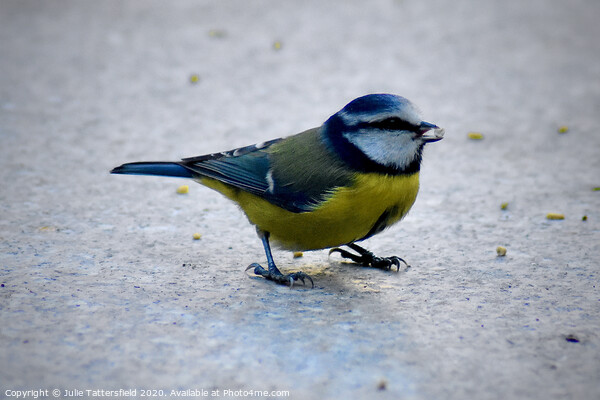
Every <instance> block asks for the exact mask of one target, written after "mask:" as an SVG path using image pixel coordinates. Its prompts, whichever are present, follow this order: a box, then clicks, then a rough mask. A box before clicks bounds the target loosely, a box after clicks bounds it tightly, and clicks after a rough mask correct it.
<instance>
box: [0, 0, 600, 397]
mask: <svg viewBox="0 0 600 400" xmlns="http://www.w3.org/2000/svg"><path fill="white" fill-rule="evenodd" d="M599 12H600V3H598V2H596V1H589V0H575V1H570V2H561V1H541V0H539V1H538V0H535V1H529V2H522V1H512V0H510V1H491V2H472V1H468V0H459V1H454V2H444V1H436V0H428V1H411V0H375V1H371V2H364V1H353V0H352V1H345V2H343V3H340V2H333V1H316V0H315V1H313V0H308V1H303V2H301V3H300V2H275V1H267V0H265V1H253V2H251V3H250V2H246V1H241V0H227V1H208V0H199V1H178V2H163V1H144V2H136V1H99V2H80V1H71V0H67V1H60V2H37V1H29V0H25V1H22V0H20V1H17V0H3V1H2V2H0V50H1V52H0V54H1V56H0V167H1V168H0V183H1V185H2V189H1V190H0V214H1V215H2V217H1V218H0V283H2V287H0V341H1V343H2V346H1V347H0V389H2V391H1V394H0V396H8V395H7V394H6V393H7V392H6V390H17V389H20V390H27V389H34V388H48V389H50V390H51V389H53V388H59V389H61V390H62V389H71V388H77V389H82V390H83V389H88V388H89V389H94V388H105V389H115V388H116V389H118V388H125V389H127V388H138V395H139V393H140V392H139V390H140V389H144V388H146V389H163V390H165V391H166V392H170V390H172V389H180V390H187V389H202V388H207V389H209V390H215V389H219V390H221V395H222V394H223V390H224V389H240V390H251V389H254V390H269V391H270V390H275V391H289V392H290V396H289V397H290V398H315V399H316V398H319V399H322V398H339V397H344V398H363V397H365V396H369V397H372V396H373V397H381V398H414V399H429V398H457V399H459V398H481V399H485V398H544V399H550V398H596V397H598V396H599V395H600V384H599V383H598V382H600V380H599V379H598V378H599V377H600V351H599V345H600V341H599V340H600V338H599V335H598V333H597V327H598V324H599V323H600V312H599V308H598V304H599V303H598V302H599V301H600V296H599V293H598V267H597V261H598V259H600V245H599V243H600V240H598V239H600V233H599V232H600V231H599V226H600V225H599V224H598V220H599V219H600V213H599V211H598V210H599V209H600V208H599V205H600V200H599V196H600V191H598V190H595V189H596V188H598V187H600V179H599V178H598V176H599V172H600V158H599V157H598V149H599V148H600V147H599V145H600V137H599V135H598V132H597V127H598V122H600V121H599V117H598V110H599V109H600V85H599V82H600V62H599V61H600V59H599V58H600V56H599V55H600V44H599V43H600V42H599V41H598V40H597V38H598V37H600V27H599V25H598V24H597V18H598V15H600V14H599ZM377 92H388V93H395V94H399V95H402V96H405V97H407V98H409V99H411V100H412V101H413V102H414V103H416V104H417V105H418V106H419V107H420V108H421V110H422V111H423V115H424V118H425V120H427V121H430V122H433V123H436V124H437V125H439V126H442V127H444V128H445V129H446V137H445V139H444V140H443V141H441V142H438V143H436V144H433V145H431V146H428V148H427V149H426V152H425V156H424V164H423V168H422V174H421V185H422V187H421V193H420V195H419V198H418V199H417V202H416V204H415V206H414V208H413V210H412V211H411V213H410V214H409V216H408V217H407V218H406V219H405V221H403V222H402V223H401V224H400V225H399V226H397V227H395V228H393V229H391V230H390V231H388V232H385V233H383V234H381V235H378V236H377V237H376V238H373V239H370V240H369V241H368V242H367V243H366V245H367V246H368V247H369V248H370V249H372V250H373V251H375V252H376V253H378V254H382V255H388V254H397V255H399V256H402V257H403V258H405V259H407V260H408V261H409V263H410V264H412V265H413V267H412V268H411V269H409V270H407V271H401V272H400V273H397V274H395V273H385V272H382V271H371V270H368V269H364V268H354V267H353V266H351V265H347V264H345V263H343V262H341V260H340V259H339V258H336V257H335V256H332V257H331V258H328V257H327V253H326V252H325V251H322V252H312V253H305V255H304V257H302V258H299V259H293V258H292V256H291V254H290V253H288V252H283V251H275V257H276V259H277V260H278V262H279V265H280V267H282V269H286V270H298V269H302V270H304V271H305V272H307V273H309V274H311V275H312V276H313V277H314V278H315V282H316V288H315V289H314V290H307V289H306V290H305V289H303V288H299V289H296V288H295V289H294V290H291V291H290V290H289V289H287V288H284V287H278V286H274V285H272V284H270V283H267V282H264V281H263V280H259V279H250V278H249V277H248V276H247V275H245V274H244V273H243V270H244V269H245V267H246V266H247V265H248V264H250V263H252V262H255V261H259V262H264V260H263V258H264V254H263V251H262V248H261V245H260V242H259V241H258V240H257V238H256V236H255V233H254V229H253V228H252V227H251V226H250V225H249V224H247V223H246V221H245V218H244V216H243V215H242V214H241V213H240V212H239V211H238V210H237V209H236V207H235V206H233V205H232V204H230V203H229V202H227V201H226V200H225V199H223V198H222V197H220V196H219V195H218V194H217V193H214V192H212V191H210V190H208V189H205V188H203V187H201V186H199V185H194V184H193V182H192V183H190V193H189V194H187V195H178V194H177V193H176V191H175V189H176V188H177V187H178V186H179V185H180V184H183V183H187V182H184V181H177V180H171V179H160V178H146V177H121V176H110V175H109V174H108V171H109V170H110V169H111V168H113V167H115V166H116V165H119V164H121V163H123V162H128V161H138V160H177V159H179V158H182V157H188V156H195V155H199V154H204V153H209V152H215V151H221V150H227V149H231V148H235V147H237V146H243V145H247V144H251V143H256V142H261V141H264V140H268V139H271V138H275V137H281V136H287V135H290V134H294V133H297V132H300V131H302V130H305V129H308V128H312V127H315V126H318V125H320V124H321V123H322V122H323V121H325V119H327V118H328V117H329V116H330V115H331V114H333V113H335V112H336V111H337V110H339V109H340V108H342V107H343V106H344V105H345V104H346V103H347V102H349V101H350V100H352V99H353V98H355V97H358V96H361V95H364V94H367V93H377ZM469 133H478V134H481V137H483V139H480V140H474V139H469V136H468V134H469ZM503 203H506V204H505V206H504V207H501V205H502V204H503ZM548 213H559V214H563V215H564V220H558V221H554V220H548V219H547V218H546V215H547V214H548ZM196 232H198V233H201V235H202V238H201V239H200V240H193V239H192V234H193V233H196ZM497 246H503V247H505V248H507V255H506V256H504V257H498V256H497V255H496V247H497ZM276 397H285V396H283V395H281V393H279V395H277V396H276Z"/></svg>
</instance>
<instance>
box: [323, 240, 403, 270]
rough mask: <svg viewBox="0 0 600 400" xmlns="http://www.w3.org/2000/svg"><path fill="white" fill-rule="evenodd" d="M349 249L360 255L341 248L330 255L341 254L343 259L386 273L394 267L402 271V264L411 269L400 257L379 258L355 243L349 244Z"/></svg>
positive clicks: (335, 249)
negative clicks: (382, 270)
mask: <svg viewBox="0 0 600 400" xmlns="http://www.w3.org/2000/svg"><path fill="white" fill-rule="evenodd" d="M348 247H350V248H351V249H352V250H354V251H356V252H357V253H358V254H354V253H350V252H349V251H347V250H344V249H340V248H339V247H335V248H333V249H331V250H329V254H331V253H335V252H337V253H340V255H341V256H342V257H343V258H348V259H350V260H352V261H354V262H355V263H357V264H361V265H365V266H370V267H373V268H379V269H384V270H386V271H389V270H391V269H392V266H394V265H395V266H396V270H397V271H400V263H404V265H406V268H410V265H408V263H407V262H406V261H404V260H403V259H402V258H400V257H397V256H391V257H377V256H376V255H375V254H373V253H371V252H370V251H368V250H367V249H363V248H362V247H360V246H358V245H356V244H354V243H352V244H349V245H348Z"/></svg>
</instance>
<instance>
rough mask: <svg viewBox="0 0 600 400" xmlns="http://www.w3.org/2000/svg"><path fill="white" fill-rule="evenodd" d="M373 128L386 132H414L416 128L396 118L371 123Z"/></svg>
mask: <svg viewBox="0 0 600 400" xmlns="http://www.w3.org/2000/svg"><path fill="white" fill-rule="evenodd" d="M372 125H373V126H374V127H375V128H378V129H383V130H386V131H414V130H415V129H416V128H417V127H415V126H414V125H413V124H411V123H408V122H406V121H404V120H402V119H400V118H397V117H390V118H386V119H382V120H381V121H376V122H374V123H372Z"/></svg>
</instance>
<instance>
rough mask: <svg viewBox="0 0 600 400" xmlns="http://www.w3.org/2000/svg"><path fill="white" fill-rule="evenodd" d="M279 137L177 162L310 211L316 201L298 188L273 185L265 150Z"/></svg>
mask: <svg viewBox="0 0 600 400" xmlns="http://www.w3.org/2000/svg"><path fill="white" fill-rule="evenodd" d="M282 140H284V139H275V140H271V141H268V142H264V143H260V144H257V145H252V146H246V147H241V148H239V149H235V150H231V151H227V152H222V153H214V154H208V155H204V156H199V157H192V158H184V159H183V160H182V161H181V163H180V165H182V166H184V167H185V168H187V169H189V170H190V171H192V173H194V174H197V175H200V176H206V177H209V178H213V179H216V180H218V181H221V182H223V183H226V184H228V185H231V186H234V187H236V188H239V189H241V190H245V191H247V192H250V193H252V194H255V195H257V196H259V197H262V198H264V199H265V200H267V201H269V202H271V203H273V204H275V205H277V206H279V207H282V208H284V209H286V210H288V211H292V212H306V211H311V210H312V209H313V208H314V205H315V203H316V201H315V199H314V198H311V197H310V196H309V195H307V194H306V193H304V192H302V191H296V190H290V189H288V186H289V185H286V184H285V183H283V182H282V184H281V185H279V184H278V185H275V182H274V180H273V179H274V178H273V172H272V161H273V160H272V154H271V153H270V151H269V149H270V148H271V146H272V145H273V144H275V143H278V142H280V141H282Z"/></svg>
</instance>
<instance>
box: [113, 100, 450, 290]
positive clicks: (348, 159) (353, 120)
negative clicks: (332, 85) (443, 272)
mask: <svg viewBox="0 0 600 400" xmlns="http://www.w3.org/2000/svg"><path fill="white" fill-rule="evenodd" d="M443 136H444V130H443V129H442V128H440V127H438V126H437V125H435V124H432V123H429V122H425V121H423V120H422V118H421V113H420V111H419V110H418V108H417V107H416V106H415V105H414V104H413V103H412V102H411V101H410V100H408V99H406V98H404V97H402V96H398V95H394V94H388V93H377V94H367V95H364V96H361V97H358V98H356V99H354V100H352V101H350V102H349V103H348V104H346V105H345V106H344V107H343V108H342V109H341V110H340V111H338V112H336V113H335V114H333V115H332V116H331V117H329V118H328V119H327V120H326V121H325V122H324V123H323V124H322V125H321V126H320V127H317V128H312V129H308V130H305V131H303V132H301V133H298V134H295V135H292V136H287V137H283V138H278V139H273V140H268V141H265V142H262V143H258V144H254V145H250V146H245V147H240V148H237V149H234V150H229V151H223V152H219V153H212V154H205V155H201V156H197V157H189V158H183V159H181V160H180V161H172V162H171V161H158V162H152V161H150V162H149V161H142V162H133V163H126V164H123V165H121V166H118V167H116V168H114V169H113V170H112V171H111V173H113V174H133V175H158V176H166V177H178V178H190V179H192V180H194V181H196V182H198V183H200V184H202V185H204V186H207V187H208V188H211V189H214V190H216V191H217V192H219V193H221V194H222V195H224V196H225V197H227V198H228V199H230V200H232V201H233V202H234V203H236V204H237V205H238V206H239V207H240V208H241V210H242V211H243V212H244V213H245V215H246V217H247V218H248V220H249V222H250V223H251V224H253V225H254V226H255V227H256V231H257V234H258V237H259V238H260V240H261V241H262V245H263V247H264V251H265V254H266V258H267V268H264V267H263V266H262V265H261V264H260V263H252V264H250V265H249V266H248V267H247V269H246V270H249V269H253V272H254V274H255V275H256V276H261V277H263V278H265V279H267V280H270V281H273V282H275V283H278V284H282V285H287V286H290V288H291V287H292V286H293V285H294V282H296V281H300V282H302V284H306V281H307V280H308V281H310V283H311V285H312V287H314V281H313V279H312V277H311V276H310V275H308V274H306V273H304V272H302V271H296V272H290V273H285V274H284V273H282V272H281V271H280V270H279V268H278V267H277V266H276V264H275V262H274V260H273V255H272V251H271V243H273V244H275V245H277V246H278V247H280V248H283V249H288V250H293V251H309V250H319V249H330V251H329V254H332V253H334V252H338V253H339V254H340V255H341V257H342V258H345V259H349V260H351V261H352V262H354V263H357V264H361V265H363V266H366V267H375V268H380V269H385V270H391V269H392V266H395V267H397V269H398V270H399V269H400V263H404V264H406V265H407V266H408V264H407V263H406V261H405V260H404V259H402V258H400V257H398V256H391V257H378V256H375V255H374V254H373V253H372V252H370V251H368V250H367V249H365V248H364V247H362V246H360V245H358V244H357V242H361V241H363V240H365V239H367V238H370V237H371V236H373V235H376V234H378V233H380V232H382V231H383V230H384V229H386V228H388V227H390V226H391V225H393V224H394V223H396V222H399V221H400V220H401V219H402V218H404V216H406V214H407V213H408V211H409V210H410V208H411V207H412V205H413V203H414V202H415V200H416V197H417V193H418V190H419V171H420V167H421V160H422V155H423V148H424V146H425V144H427V143H432V142H436V141H439V140H441V139H442V138H443ZM341 247H347V248H348V250H345V249H342V248H341ZM349 250H352V251H349Z"/></svg>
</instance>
